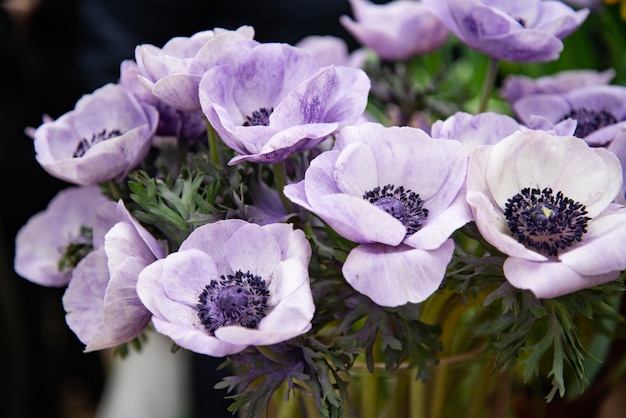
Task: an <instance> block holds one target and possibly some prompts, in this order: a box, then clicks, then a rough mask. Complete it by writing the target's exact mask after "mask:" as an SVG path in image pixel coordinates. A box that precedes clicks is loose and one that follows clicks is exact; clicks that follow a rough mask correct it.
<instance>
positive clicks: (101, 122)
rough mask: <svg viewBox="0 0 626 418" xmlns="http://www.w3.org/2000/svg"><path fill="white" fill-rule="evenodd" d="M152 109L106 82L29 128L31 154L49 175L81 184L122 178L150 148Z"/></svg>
mask: <svg viewBox="0 0 626 418" xmlns="http://www.w3.org/2000/svg"><path fill="white" fill-rule="evenodd" d="M158 120H159V117H158V112H157V110H156V109H155V108H154V107H153V106H150V105H148V104H144V103H140V102H139V101H138V100H137V99H136V98H135V97H134V96H133V95H132V94H131V93H130V92H129V91H128V90H126V89H125V88H124V87H122V86H120V85H117V84H107V85H105V86H103V87H100V88H99V89H97V90H95V91H94V92H93V93H91V94H87V95H85V96H83V97H82V98H81V99H79V100H78V102H77V103H76V107H75V108H74V110H72V111H70V112H67V113H66V114H64V115H62V116H61V117H60V118H58V119H56V120H54V121H50V122H44V123H43V124H42V125H41V126H39V127H38V128H37V129H36V130H35V132H34V145H35V152H36V154H37V155H36V158H37V161H38V162H39V164H41V166H42V167H43V169H44V170H46V171H47V172H48V173H49V174H51V175H52V176H54V177H56V178H59V179H61V180H64V181H67V182H69V183H74V184H79V185H83V186H88V185H94V184H97V183H99V182H102V181H107V180H119V179H122V178H124V177H125V176H126V175H127V174H128V173H129V172H130V171H131V170H133V169H134V168H136V167H137V166H138V165H139V163H140V162H141V161H142V160H143V158H144V157H145V156H146V155H147V153H148V151H149V150H150V146H151V142H152V138H153V136H154V133H155V131H156V128H157V124H158Z"/></svg>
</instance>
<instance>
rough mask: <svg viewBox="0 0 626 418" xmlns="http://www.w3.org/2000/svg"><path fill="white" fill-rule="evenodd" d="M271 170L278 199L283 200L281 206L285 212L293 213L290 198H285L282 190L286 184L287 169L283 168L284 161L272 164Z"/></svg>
mask: <svg viewBox="0 0 626 418" xmlns="http://www.w3.org/2000/svg"><path fill="white" fill-rule="evenodd" d="M272 170H273V171H274V182H275V183H276V190H278V193H280V200H281V201H282V202H283V207H284V208H285V210H286V211H287V213H294V212H295V209H294V207H293V203H291V200H289V199H287V196H285V193H284V192H283V189H284V187H285V186H286V185H287V171H286V169H285V163H284V162H282V161H281V162H279V163H276V164H272Z"/></svg>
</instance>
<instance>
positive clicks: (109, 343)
mask: <svg viewBox="0 0 626 418" xmlns="http://www.w3.org/2000/svg"><path fill="white" fill-rule="evenodd" d="M96 228H98V229H99V230H101V231H107V232H106V233H105V234H104V236H98V237H96V236H94V250H93V252H91V253H89V254H88V255H87V256H86V257H85V258H83V259H82V260H81V261H80V262H79V263H78V265H77V266H76V268H75V269H74V271H73V273H72V278H71V280H70V282H69V284H68V286H67V289H66V290H65V293H64V294H63V308H64V309H65V312H66V315H65V320H66V322H67V324H68V326H69V327H70V329H71V330H72V331H73V332H74V333H75V334H76V336H77V337H78V339H79V340H80V341H81V342H83V343H84V344H85V346H86V348H85V351H95V350H102V349H104V348H109V347H114V346H116V345H119V344H122V343H126V342H129V341H131V340H132V339H134V338H135V337H137V336H138V335H140V334H141V333H142V332H143V330H144V329H145V327H146V326H147V325H148V323H149V322H150V317H151V314H150V312H149V311H148V310H147V309H146V308H145V307H144V306H143V304H142V303H141V301H140V300H139V296H138V295H137V289H136V286H137V279H138V276H139V272H140V271H141V270H143V268H144V267H146V266H147V265H149V264H151V263H152V262H154V261H155V260H157V259H159V258H162V257H163V254H164V250H163V248H162V247H161V245H160V244H159V242H158V241H157V240H156V239H155V238H154V237H153V236H152V235H151V234H150V233H149V232H148V231H147V230H146V229H145V228H144V227H143V226H142V225H141V224H140V223H139V222H138V221H137V220H136V219H135V218H133V217H132V216H131V214H130V213H129V212H128V211H127V210H126V208H125V206H124V204H123V202H122V201H119V202H118V203H117V204H116V203H114V202H112V201H109V202H107V204H104V205H102V206H101V207H100V208H99V209H98V211H97V217H96Z"/></svg>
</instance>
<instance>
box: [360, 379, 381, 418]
mask: <svg viewBox="0 0 626 418" xmlns="http://www.w3.org/2000/svg"><path fill="white" fill-rule="evenodd" d="M361 383H362V384H363V390H362V392H361V414H362V418H376V417H377V416H378V396H379V392H378V376H377V375H376V370H374V372H373V373H370V372H369V371H367V370H363V372H362V375H361Z"/></svg>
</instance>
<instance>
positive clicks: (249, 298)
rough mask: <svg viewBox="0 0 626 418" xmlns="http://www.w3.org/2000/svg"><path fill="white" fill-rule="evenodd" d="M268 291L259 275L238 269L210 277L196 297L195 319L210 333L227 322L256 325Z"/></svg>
mask: <svg viewBox="0 0 626 418" xmlns="http://www.w3.org/2000/svg"><path fill="white" fill-rule="evenodd" d="M269 295H270V292H269V290H268V289H267V284H266V283H265V280H263V279H262V278H261V277H260V276H255V275H253V274H251V273H250V272H246V273H243V272H242V271H241V270H239V271H237V272H236V273H235V274H229V275H227V276H224V275H222V276H220V278H219V280H211V282H210V283H209V284H208V285H206V286H205V287H204V290H202V293H200V296H199V297H198V301H199V302H200V303H198V304H197V305H196V307H197V308H198V318H200V322H201V323H202V325H204V327H205V329H206V330H207V331H208V332H209V333H210V334H211V335H213V334H214V332H215V330H216V329H218V328H220V327H223V326H226V325H240V326H242V327H246V328H256V326H257V325H258V323H259V321H261V319H263V318H264V317H265V315H266V312H267V299H268V298H269Z"/></svg>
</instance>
